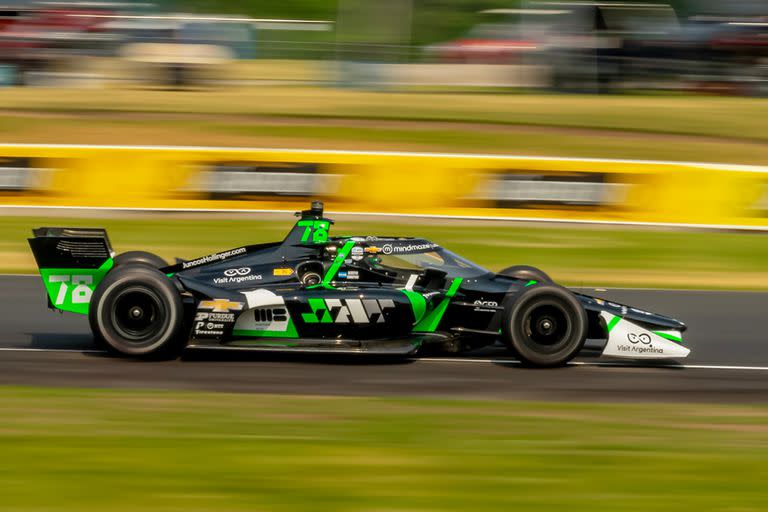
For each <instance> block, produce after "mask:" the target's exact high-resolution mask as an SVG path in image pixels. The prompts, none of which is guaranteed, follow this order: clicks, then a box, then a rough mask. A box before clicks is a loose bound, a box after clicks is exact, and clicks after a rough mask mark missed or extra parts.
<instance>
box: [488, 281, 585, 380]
mask: <svg viewBox="0 0 768 512" xmlns="http://www.w3.org/2000/svg"><path fill="white" fill-rule="evenodd" d="M587 328H588V319H587V313H586V311H585V310H584V308H583V307H582V306H581V304H580V303H579V301H578V299H576V297H574V295H573V294H572V293H571V292H569V291H568V290H566V289H565V288H563V287H561V286H557V285H553V284H540V285H536V286H532V287H529V288H526V289H525V290H524V291H523V292H522V293H521V294H520V295H519V296H518V297H517V298H515V300H514V301H513V302H512V303H511V304H509V305H508V306H507V308H506V311H505V312H504V323H503V324H502V329H501V331H502V337H503V339H504V342H505V343H506V345H507V347H508V348H509V349H510V350H511V351H512V352H514V354H515V355H516V356H517V357H518V358H520V361H522V363H523V364H525V365H527V366H536V367H553V366H562V365H564V364H566V363H567V362H568V361H570V360H571V359H573V358H574V357H575V356H576V355H577V354H578V353H579V351H580V350H581V349H582V347H583V346H584V342H585V340H586V338H587Z"/></svg>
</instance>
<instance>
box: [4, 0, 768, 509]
mask: <svg viewBox="0 0 768 512" xmlns="http://www.w3.org/2000/svg"><path fill="white" fill-rule="evenodd" d="M767 95H768V2H766V1H765V0H727V1H724V0H675V1H668V2H664V1H659V2H624V1H622V2H619V1H616V2H613V1H601V2H592V1H578V2H577V1H562V2H558V1H544V0H540V1H539V0H520V1H516V0H494V1H490V0H489V1H482V0H385V1H382V0H281V1H270V0H226V1H215V0H174V1H171V0H165V1H160V0H158V1H155V2H127V1H123V2H117V1H115V2H111V1H32V0H0V209H2V212H3V215H2V217H0V272H4V273H24V274H32V273H34V272H35V263H34V260H33V258H32V255H31V253H30V251H29V248H28V246H27V243H26V238H27V237H28V236H29V234H30V230H31V228H33V227H37V226H44V225H49V226H50V225H66V226H95V225H98V226H100V227H105V228H107V229H108V231H109V235H110V238H111V240H112V242H113V245H114V246H115V247H116V249H117V250H118V252H123V251H127V250H148V251H152V252H154V253H157V254H159V255H161V256H163V257H164V258H166V259H167V260H172V258H174V257H177V256H178V257H183V258H194V257H198V256H200V255H203V254H208V253H212V252H215V251H219V250H223V249H225V248H227V247H237V246H240V245H243V244H251V243H258V242H264V241H272V240H277V239H280V238H281V237H282V236H284V234H285V233H286V231H287V229H288V228H289V227H290V225H291V223H292V218H291V217H290V215H287V214H286V213H284V212H291V211H295V210H300V209H303V208H306V206H307V204H308V203H309V201H310V200H312V199H321V200H324V201H325V204H326V211H329V212H330V216H331V217H332V218H335V219H336V221H337V226H335V227H334V229H335V230H336V234H341V232H343V233H345V234H360V233H366V234H367V233H380V234H401V235H404V236H407V235H413V236H422V237H426V238H430V239H432V240H434V241H435V242H438V243H440V244H442V245H444V246H446V247H449V248H450V249H452V250H454V251H456V252H458V253H460V254H462V255H465V256H467V257H469V258H470V259H472V260H474V261H476V262H478V263H479V264H481V265H484V266H487V267H488V268H491V269H494V270H498V269H500V268H503V267H506V266H509V265H512V264H529V265H535V266H538V267H541V268H543V269H544V270H545V271H546V272H547V273H549V274H550V275H551V276H553V278H555V279H556V280H558V281H560V282H563V283H565V284H568V285H575V286H630V287H658V288H691V289H716V288H717V289H728V290H734V289H736V290H765V289H768V270H767V269H766V262H768V239H767V238H766V236H765V230H766V229H768V167H766V166H768V149H767V148H768V146H767V145H766V143H767V142H768V103H767V100H766V96H767ZM259 148H261V149H259ZM265 148H266V149H265ZM692 162H693V163H692ZM50 207H57V208H56V209H52V208H50ZM267 211H270V212H273V213H266V212H267ZM274 212H283V213H274ZM340 212H344V213H343V214H341V213H340ZM371 213H379V214H386V215H384V216H382V215H375V216H371V215H369V214H371ZM393 214H395V215H393ZM403 215H405V216H403ZM6 279H14V278H6ZM5 282H14V281H12V280H11V281H5ZM11 288H12V287H6V289H4V291H3V294H4V298H6V299H8V300H6V302H4V303H3V304H7V305H9V306H8V307H9V308H12V307H14V304H15V303H16V301H17V295H16V294H17V293H20V292H19V291H18V290H15V289H11ZM755 297H757V298H756V299H755V300H759V298H761V297H764V294H763V295H760V294H755ZM27 299H28V298H27ZM39 304H40V308H41V310H42V308H44V298H43V293H42V285H41V293H40V302H39ZM640 306H645V305H640ZM647 306H648V307H649V308H652V307H653V306H654V305H653V304H648V305H647ZM4 307H5V306H4ZM704 314H705V313H702V315H704ZM80 320H83V321H84V319H80ZM683 320H685V319H683ZM35 321H36V319H29V320H28V322H29V323H34V322H35ZM734 323H736V322H734ZM747 323H748V322H747ZM70 325H74V320H73V323H72V324H70ZM82 325H83V326H84V325H85V324H84V323H83V324H82ZM730 327H733V329H735V330H739V332H741V331H743V330H745V329H747V327H744V326H742V325H735V326H730V325H729V328H730ZM83 328H84V329H86V327H83ZM724 328H725V326H724ZM32 331H34V329H32ZM752 334H754V336H763V337H764V334H763V333H757V332H755V333H752ZM25 336H26V334H25ZM743 336H745V337H746V336H748V335H747V334H744V335H743ZM49 339H54V340H56V342H55V343H57V344H59V345H62V344H66V343H68V342H69V339H68V335H67V333H66V332H60V333H57V334H55V335H50V336H49ZM82 339H83V336H80V341H82ZM85 339H86V342H88V338H87V337H86V338H85ZM724 341H726V340H724ZM33 346H34V345H33ZM757 346H758V345H755V347H757ZM33 350H36V349H33ZM723 350H724V351H727V350H728V349H726V348H724V349H723ZM755 350H757V349H755ZM3 354H7V352H3ZM33 356H36V353H35V354H33V355H32V356H29V357H33ZM3 357H4V356H3ZM52 357H62V358H65V359H66V358H69V357H73V358H74V357H89V356H81V355H79V354H78V355H77V356H75V355H71V354H64V355H61V354H56V355H54V356H52ZM743 357H745V358H749V357H750V355H749V354H746V355H743ZM34 361H35V362H32V363H28V364H31V365H39V364H42V363H39V360H37V359H35V360H34ZM59 363H61V364H64V361H60V360H58V359H55V360H53V364H54V365H57V366H55V367H53V366H52V368H51V373H52V374H56V373H57V372H58V373H61V372H66V371H67V370H65V369H62V367H59V366H58V364H59ZM91 363H92V365H93V368H94V372H95V375H96V377H94V378H95V379H97V380H98V382H99V386H100V387H101V386H103V387H113V386H115V387H131V388H135V387H152V386H150V385H149V384H147V383H146V382H145V381H143V380H142V379H141V377H137V379H136V380H135V381H131V382H128V383H126V382H116V381H114V380H113V379H112V377H111V376H110V375H108V373H109V370H103V369H99V368H100V363H102V361H100V360H99V358H98V357H94V358H93V361H91ZM134 363H135V362H133V361H125V365H133V364H134ZM20 364H22V363H20ZM116 364H118V363H116ZM146 364H147V366H142V368H143V369H144V371H146V372H148V373H149V374H152V373H153V372H154V374H155V375H161V374H163V375H164V374H165V373H166V372H169V369H172V368H174V367H175V365H177V364H178V365H192V368H196V367H194V363H192V362H188V361H185V362H180V363H178V362H168V363H146ZM200 364H211V365H216V364H218V365H222V366H225V367H227V364H229V365H232V366H238V367H239V365H247V366H248V368H251V367H252V369H253V372H254V375H256V374H258V371H259V365H261V364H267V365H268V364H270V363H269V362H262V361H259V360H249V361H245V362H239V361H238V362H226V361H225V362H218V363H216V362H210V361H204V362H201V363H200ZM271 364H288V363H287V362H282V363H281V362H277V363H271ZM317 364H320V365H324V364H326V363H322V362H321V363H317ZM755 364H758V363H757V362H756V363H755ZM297 365H298V364H297ZM297 365H294V366H297ZM137 366H138V365H136V366H132V367H130V368H134V367H137ZM232 366H229V367H230V368H231V367H232ZM298 366H299V367H300V365H298ZM414 366H416V365H414ZM89 368H90V367H89ZM121 368H122V367H121ZM300 368H301V367H300ZM419 368H421V369H423V368H424V367H423V366H421V367H418V366H417V367H416V368H414V369H413V371H414V372H415V373H413V374H409V375H411V377H409V378H410V379H412V380H410V381H409V382H410V384H411V385H410V387H411V388H412V389H413V390H414V393H415V394H417V395H419V396H422V395H423V394H425V393H426V394H428V391H420V387H419V386H420V383H421V380H420V378H419V375H418V374H417V372H419V371H422V370H420V369H419ZM451 368H453V369H454V370H455V371H456V373H451V374H449V373H448V372H446V373H445V375H446V377H441V378H442V379H443V381H441V382H447V381H450V382H452V383H460V384H461V383H464V381H463V380H462V379H463V377H462V375H463V373H462V371H461V370H460V365H455V366H453V367H451ZM345 370H346V369H345V368H343V367H339V368H338V369H336V367H333V370H329V373H330V371H338V372H344V371H345ZM379 370H380V371H381V372H383V373H387V368H386V367H385V368H383V369H381V368H379ZM603 370H604V371H605V372H606V373H608V372H611V373H612V372H617V373H618V372H624V371H626V372H632V371H634V372H635V373H627V379H628V380H627V381H626V382H625V387H626V388H631V386H632V385H635V386H640V387H642V386H643V385H644V383H647V382H648V380H652V379H654V378H655V376H658V375H659V373H655V372H662V371H665V370H659V369H656V370H649V369H647V368H646V369H631V368H622V369H617V368H611V369H608V368H601V369H595V371H596V372H597V371H603ZM243 371H244V370H243ZM294 371H296V372H297V373H301V372H300V371H298V370H295V368H294ZM509 371H510V372H515V371H519V372H526V371H529V370H523V369H520V368H511V367H510V368H509ZM554 371H556V372H569V371H570V372H571V373H567V374H565V375H567V376H568V378H573V379H576V380H579V381H580V382H582V383H583V384H584V383H585V384H584V385H585V386H591V381H589V379H590V378H594V377H595V375H596V373H578V372H577V373H573V371H576V370H575V369H574V368H570V369H562V370H554ZM667 371H669V370H667ZM404 373H405V372H404ZM90 375H91V377H93V375H94V374H90ZM441 375H442V374H441ZM696 375H701V374H694V376H693V377H691V380H692V381H694V379H695V376H696ZM718 375H721V374H718ZM734 375H741V374H734ZM621 376H622V377H623V376H624V374H622V375H621ZM4 379H5V377H3V376H0V383H6V382H7V381H6V380H4ZM632 379H634V380H632ZM225 380H226V379H225ZM522 380H523V379H521V381H522ZM543 380H544V379H540V381H543ZM737 380H738V378H737V377H733V382H735V381H737ZM705 381H706V379H704V378H700V380H699V381H694V384H692V386H694V387H695V386H697V385H700V386H701V387H702V389H704V390H706V389H715V388H717V386H720V385H723V384H722V382H723V381H722V380H719V381H717V382H709V381H706V382H705ZM368 382H369V383H371V382H373V383H376V382H378V381H375V380H369V381H368ZM627 382H628V384H627ZM733 382H730V381H729V384H728V385H731V384H733ZM743 382H749V381H746V380H745V381H743ZM208 385H210V383H207V384H206V383H201V382H199V381H198V380H195V379H190V380H189V382H185V384H184V385H183V386H182V387H187V386H189V387H192V388H193V389H198V388H199V387H198V386H201V387H206V386H208ZM544 387H546V386H544ZM214 388H215V386H214ZM593 388H594V389H593V390H592V392H593V393H594V396H596V397H597V398H596V399H597V400H599V401H602V400H603V398H601V397H600V388H599V387H597V386H593ZM552 389H556V388H552ZM734 389H735V385H734ZM253 390H254V391H258V390H259V389H258V386H257V385H256V384H255V383H254V384H253ZM529 391H531V390H530V389H528V388H526V389H522V390H521V393H522V395H521V396H526V395H525V393H527V392H529ZM534 391H535V390H534ZM311 392H313V391H312V390H311V389H307V393H311ZM347 392H348V393H349V394H355V389H354V387H352V388H350V389H349V390H347ZM705 393H706V391H702V392H701V393H700V394H697V395H696V396H697V399H698V400H701V401H702V402H706V401H709V399H708V398H707V397H706V396H705ZM534 396H536V395H534ZM612 396H616V395H615V394H614V395H612ZM676 396H679V395H676ZM723 396H724V395H723ZM743 396H745V397H747V398H748V399H749V400H746V401H753V400H754V401H760V400H762V401H765V397H762V398H760V397H757V398H754V395H748V394H745V395H743ZM495 397H497V395H495V394H493V393H491V394H490V395H488V396H487V398H488V400H487V401H479V400H469V399H468V398H466V397H465V398H466V399H465V400H433V399H428V398H341V397H321V398H318V397H311V398H310V397H286V396H265V395H255V394H242V395H226V394H222V393H217V394H201V393H197V392H195V393H188V392H181V393H180V392H175V393H171V392H166V391H160V390H147V391H135V390H122V391H118V390H104V391H95V390H71V389H70V390H67V389H60V388H58V389H54V388H14V387H7V386H3V387H0V417H1V418H2V427H0V453H2V455H1V456H0V458H2V460H3V464H0V484H4V485H0V487H2V488H3V492H2V493H0V510H3V511H22V510H23V511H25V512H29V511H32V510H40V511H43V510H72V511H78V512H82V511H87V510H104V509H108V510H115V511H121V510H125V511H131V512H133V511H135V510H162V511H175V510H184V511H185V512H186V511H197V510H200V511H202V510H227V511H234V510H318V509H322V510H350V511H352V510H354V511H357V510H362V509H366V510H494V511H496V510H502V509H515V508H520V509H532V510H538V511H540V510H558V511H560V510H582V509H583V510H590V511H592V512H594V511H598V510H606V511H611V512H613V511H615V510H638V511H639V510H643V511H645V510H659V511H660V510H670V511H672V510H674V511H675V512H681V511H685V510H692V511H693V510H695V511H697V512H700V511H702V510H729V511H733V510H743V511H746V510H764V509H765V497H766V496H765V478H764V475H765V474H766V466H765V460H766V458H765V453H766V448H767V447H768V439H767V438H766V428H765V425H766V409H765V407H763V406H753V405H743V406H742V405H740V406H732V405H696V406H693V405H685V406H680V405H664V406H660V405H658V404H649V405H616V404H590V403H568V404H562V403H535V402H529V403H519V402H510V401H499V400H497V401H492V400H491V398H495ZM658 398H659V400H662V399H664V398H665V397H664V395H663V394H659V396H658ZM627 399H628V400H631V397H630V398H627Z"/></svg>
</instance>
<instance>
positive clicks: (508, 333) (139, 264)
mask: <svg viewBox="0 0 768 512" xmlns="http://www.w3.org/2000/svg"><path fill="white" fill-rule="evenodd" d="M296 215H297V216H298V217H299V220H298V221H297V222H296V224H295V226H294V227H293V229H291V230H290V232H289V233H288V235H287V236H286V238H285V239H284V240H283V241H280V242H271V243H261V244H255V245H248V246H243V247H236V248H233V249H229V250H226V251H223V252H218V253H215V254H210V255H207V256H202V257H199V258H196V259H192V260H178V261H177V262H176V263H175V264H173V265H168V263H167V262H165V261H164V260H162V259H161V258H159V257H158V256H156V255H153V254H151V253H146V252H138V251H134V252H126V253H123V254H120V255H117V256H116V255H115V253H114V251H113V250H112V247H111V244H110V242H109V238H108V237H107V233H106V231H105V230H103V229H83V228H49V227H44V228H38V229H34V230H33V234H34V237H33V238H30V239H29V243H30V246H31V248H32V252H33V253H34V256H35V259H36V261H37V264H38V266H39V268H40V274H41V276H42V278H43V283H44V285H45V288H46V289H47V292H48V305H49V307H50V308H52V309H56V310H59V311H69V312H72V313H79V314H83V315H88V319H89V322H90V326H91V329H92V331H93V335H94V338H95V340H96V342H97V343H99V344H101V345H102V346H103V347H104V348H106V349H107V350H110V351H112V352H114V353H117V354H122V355H126V356H134V357H146V358H150V357H151V358H157V357H176V356H178V355H179V354H180V353H181V351H182V350H183V349H184V348H185V347H237V348H240V349H246V348H247V349H252V350H268V351H274V350H281V351H300V352H323V353H329V352H330V353H345V352H353V353H369V354H387V355H403V356H407V355H411V354H415V353H417V352H421V353H424V352H430V351H432V352H434V351H442V352H449V353H457V352H465V351H472V350H476V349H479V348H481V347H485V346H492V345H502V346H505V347H506V348H507V349H508V350H509V352H510V353H511V354H513V355H514V356H515V357H516V358H518V359H519V360H520V361H521V362H522V363H524V364H526V365H529V366H535V367H553V366H560V365H563V364H566V363H567V362H568V361H570V360H571V359H573V358H574V357H575V356H577V355H578V354H579V352H580V351H582V349H583V348H584V346H585V342H586V340H587V339H589V340H590V346H592V347H593V348H594V347H597V351H598V353H599V354H600V355H603V356H610V357H621V358H634V359H670V358H682V357H686V356H687V355H688V353H689V349H688V348H687V347H686V346H685V345H684V343H683V340H682V333H683V332H684V331H685V329H686V326H685V325H684V324H683V323H682V322H680V321H678V320H675V319H673V318H669V317H666V316H662V315H658V314H655V313H650V312H648V311H643V310H641V309H638V308H633V307H630V306H625V305H623V304H616V303H613V302H610V301H604V300H601V299H599V298H595V297H590V296H587V295H584V294H581V293H576V292H574V291H571V290H568V289H566V288H564V287H562V286H559V285H557V284H556V283H554V282H553V281H552V279H550V278H549V276H548V275H547V274H546V273H544V272H543V271H541V270H539V269H536V268H534V267H529V266H513V267H510V268H507V269H505V270H502V271H501V272H498V273H496V272H491V271H489V270H486V269H485V268H482V267H481V266H479V265H476V264H475V263H472V262H471V261H468V260H467V259H465V258H462V257H461V256H459V255H457V254H454V253H453V252H451V251H449V250H448V249H446V248H444V247H441V246H439V245H438V244H436V243H433V242H431V241H429V240H425V239H421V238H405V237H383V236H341V237H332V236H330V234H329V232H330V228H331V225H332V224H333V221H332V220H330V219H328V218H325V217H324V214H323V205H322V203H320V202H313V203H312V205H311V208H310V209H308V210H305V211H302V212H297V214H296Z"/></svg>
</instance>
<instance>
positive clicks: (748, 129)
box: [2, 62, 768, 141]
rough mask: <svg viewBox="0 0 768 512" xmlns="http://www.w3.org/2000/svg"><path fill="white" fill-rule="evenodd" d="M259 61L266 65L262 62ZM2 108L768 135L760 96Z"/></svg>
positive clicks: (159, 98)
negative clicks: (447, 122) (443, 122)
mask: <svg viewBox="0 0 768 512" xmlns="http://www.w3.org/2000/svg"><path fill="white" fill-rule="evenodd" d="M254 65H260V64H259V63H258V62H257V63H256V64H254ZM2 98H3V100H4V105H3V109H2V110H3V112H4V113H12V112H38V113H40V112H91V113H94V112H105V113H106V112H113V113H114V112H144V113H165V114H173V113H194V114H228V115H238V116H249V115H250V116H253V115H269V116H288V117H295V116H299V117H316V118H326V119H334V118H336V119H338V118H346V119H388V120H405V121H454V122H470V123H492V124H501V125H526V126H553V127H565V128H590V129H602V130H611V131H632V132H643V133H665V134H681V135H700V136H712V137H724V138H732V139H737V140H753V141H754V140H766V139H768V122H766V119H768V104H767V103H766V102H765V101H763V100H762V99H760V98H734V97H712V96H701V95H699V96H678V95H668V96H666V95H632V96H628V95H627V96H623V95H614V96H598V95H576V94H571V95H568V94H560V95H558V94H508V93H502V94H451V93H439V92H437V93H435V92H433V93H407V92H384V91H378V92H374V91H360V90H350V89H337V88H336V89H334V88H329V87H309V86H303V87H286V86H260V87H249V88H231V87H221V88H217V89H207V90H188V91H169V90H140V89H110V88H105V89H93V90H88V92H87V94H84V93H83V91H82V90H78V89H44V88H10V89H6V90H4V91H3V92H2Z"/></svg>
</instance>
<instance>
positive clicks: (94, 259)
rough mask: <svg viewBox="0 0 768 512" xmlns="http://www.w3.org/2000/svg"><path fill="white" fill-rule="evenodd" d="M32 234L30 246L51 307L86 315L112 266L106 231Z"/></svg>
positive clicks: (40, 231) (47, 230) (39, 230)
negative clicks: (92, 298)
mask: <svg viewBox="0 0 768 512" xmlns="http://www.w3.org/2000/svg"><path fill="white" fill-rule="evenodd" d="M32 234H33V235H34V236H33V238H30V239H29V246H30V248H31V249H32V254H33V255H34V256H35V261H36V262H37V266H38V268H39V269H40V275H41V277H42V278H43V284H44V285H45V288H46V290H47V292H48V306H49V307H50V308H53V309H58V310H61V311H71V312H73V313H81V314H87V313H88V306H89V303H90V300H91V295H93V290H94V289H95V288H96V286H97V285H98V284H99V282H101V280H102V279H103V278H104V276H105V275H106V274H107V272H109V270H110V269H111V268H112V265H113V261H112V258H113V256H114V251H113V250H112V245H111V244H110V243H109V237H108V236H107V232H106V230H104V229H99V228H50V227H43V228H37V229H33V230H32Z"/></svg>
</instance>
